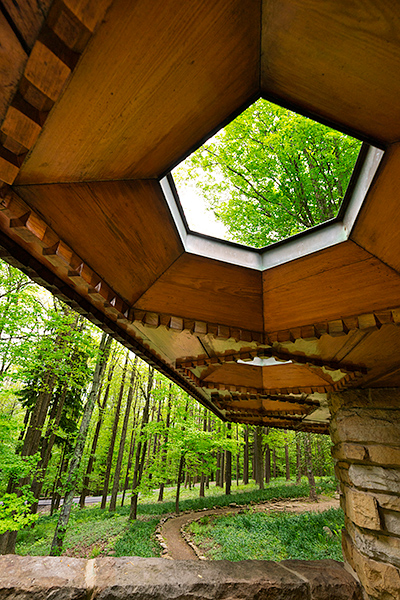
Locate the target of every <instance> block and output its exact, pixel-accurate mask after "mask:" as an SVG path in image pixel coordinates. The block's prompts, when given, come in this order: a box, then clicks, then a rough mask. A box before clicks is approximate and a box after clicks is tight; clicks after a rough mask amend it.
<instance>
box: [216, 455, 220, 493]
mask: <svg viewBox="0 0 400 600" xmlns="http://www.w3.org/2000/svg"><path fill="white" fill-rule="evenodd" d="M220 482H221V451H220V450H218V452H217V464H216V468H215V485H216V486H217V487H219V486H220V485H221V483H220Z"/></svg>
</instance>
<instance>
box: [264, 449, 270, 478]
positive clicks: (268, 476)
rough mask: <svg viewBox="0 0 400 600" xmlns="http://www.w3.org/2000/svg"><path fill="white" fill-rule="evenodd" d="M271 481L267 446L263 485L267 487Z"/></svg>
mask: <svg viewBox="0 0 400 600" xmlns="http://www.w3.org/2000/svg"><path fill="white" fill-rule="evenodd" d="M270 481H271V449H270V447H269V444H267V445H266V447H265V483H266V484H267V485H268V484H269V482H270Z"/></svg>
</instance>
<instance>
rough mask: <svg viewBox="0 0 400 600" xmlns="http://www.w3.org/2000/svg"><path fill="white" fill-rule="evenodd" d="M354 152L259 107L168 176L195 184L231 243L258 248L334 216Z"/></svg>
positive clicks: (355, 146) (317, 129) (318, 128)
mask: <svg viewBox="0 0 400 600" xmlns="http://www.w3.org/2000/svg"><path fill="white" fill-rule="evenodd" d="M360 146H361V142H359V141H358V140H355V139H353V138H350V137H348V136H346V135H344V134H342V133H339V132H337V131H334V130H332V129H330V128H328V127H325V126H323V125H320V124H319V123H316V122H314V121H311V120H310V119H307V118H305V117H302V116H301V115H298V114H296V113H293V112H291V111H288V110H286V109H284V108H281V107H279V106H276V105H274V104H271V103H270V102H267V101H265V100H258V101H257V102H256V103H255V104H253V105H252V106H251V107H250V108H248V109H247V110H246V111H244V112H243V113H242V114H241V115H239V116H238V117H237V118H236V119H234V120H233V121H232V122H231V123H230V124H229V125H227V126H226V127H225V128H224V129H223V130H221V131H220V132H219V133H218V134H217V135H216V136H214V137H213V138H212V139H211V140H210V141H208V142H206V143H205V144H204V145H203V146H202V147H201V148H199V149H198V150H197V151H196V152H194V153H193V154H192V155H191V156H190V157H189V158H188V159H186V161H185V163H183V164H182V165H181V166H180V167H179V168H178V169H177V171H176V172H175V173H176V174H177V178H178V181H184V182H187V183H190V182H191V181H193V180H194V181H195V183H196V186H197V188H198V190H199V192H200V193H201V194H202V195H203V196H204V198H205V199H206V201H207V203H208V205H209V207H210V209H211V210H213V212H214V214H215V216H216V217H217V218H218V219H220V220H221V221H222V222H223V223H224V224H225V225H226V227H227V228H228V230H229V232H230V234H231V236H232V239H233V240H234V241H238V242H242V243H244V244H247V245H251V246H256V247H262V246H266V245H268V244H271V243H273V242H276V241H278V240H281V239H284V238H286V237H288V236H290V235H293V234H295V233H298V232H300V231H303V230H305V229H307V228H309V227H312V226H314V225H317V224H318V223H322V222H324V221H326V220H329V219H331V218H333V217H334V216H335V215H336V214H337V211H338V208H339V206H340V204H341V201H342V199H343V197H344V193H345V190H346V188H347V185H348V182H349V179H350V175H351V172H352V170H353V167H354V164H355V161H356V158H357V154H358V151H359V149H360ZM175 173H174V174H175Z"/></svg>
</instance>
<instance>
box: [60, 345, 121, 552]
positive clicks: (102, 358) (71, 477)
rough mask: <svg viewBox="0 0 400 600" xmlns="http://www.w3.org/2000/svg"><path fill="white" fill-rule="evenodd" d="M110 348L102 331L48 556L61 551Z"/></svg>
mask: <svg viewBox="0 0 400 600" xmlns="http://www.w3.org/2000/svg"><path fill="white" fill-rule="evenodd" d="M110 348H111V337H110V336H108V335H107V334H105V333H103V335H102V338H101V342H100V348H99V356H98V359H97V363H96V367H95V371H94V375H93V382H92V389H91V391H90V394H89V396H88V399H87V402H86V404H85V408H84V410H83V416H82V421H81V425H80V428H79V433H78V436H77V440H76V446H75V450H74V454H73V457H72V461H71V464H70V468H69V474H68V482H67V493H66V496H65V499H64V504H63V507H62V509H61V513H60V516H59V519H58V523H57V526H56V530H55V533H54V538H53V542H52V545H51V550H50V556H58V555H60V554H61V552H62V546H63V542H64V537H65V533H66V530H67V527H68V521H69V516H70V514H71V508H72V502H73V499H74V494H75V489H76V484H77V479H78V474H79V466H80V463H81V458H82V454H83V449H84V447H85V441H86V436H87V432H88V429H89V423H90V419H91V416H92V413H93V409H94V405H95V402H96V398H97V394H98V392H99V388H100V384H101V379H102V375H103V372H104V369H105V366H106V363H107V360H108V356H109V354H110Z"/></svg>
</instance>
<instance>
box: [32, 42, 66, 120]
mask: <svg viewBox="0 0 400 600" xmlns="http://www.w3.org/2000/svg"><path fill="white" fill-rule="evenodd" d="M70 74H71V69H70V68H69V67H68V66H67V65H66V64H65V63H63V62H62V61H61V60H60V59H59V58H58V57H57V56H56V55H55V54H54V53H53V52H52V51H51V50H49V48H47V46H45V45H44V44H42V42H40V41H37V42H36V43H35V45H34V47H33V50H32V52H31V54H30V56H29V59H28V62H27V65H26V68H25V72H24V77H25V79H26V81H28V82H29V83H30V84H31V85H32V86H33V87H34V88H35V89H36V90H38V91H39V92H40V93H41V94H43V95H44V96H45V97H46V98H48V99H49V100H51V101H52V102H55V101H56V100H58V97H59V95H60V94H61V92H62V90H63V88H64V85H65V83H66V81H67V79H68V77H69V76H70ZM22 95H23V96H24V98H25V99H26V96H27V90H25V93H23V94H22ZM28 102H29V100H28ZM31 104H32V102H31ZM34 106H35V105H34ZM36 108H38V109H39V110H42V109H43V107H42V106H40V105H39V106H36Z"/></svg>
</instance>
